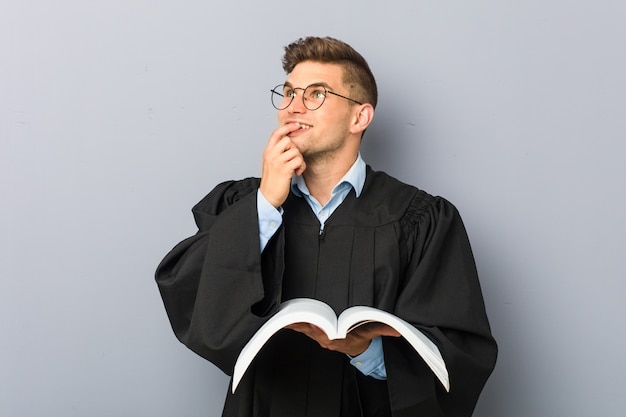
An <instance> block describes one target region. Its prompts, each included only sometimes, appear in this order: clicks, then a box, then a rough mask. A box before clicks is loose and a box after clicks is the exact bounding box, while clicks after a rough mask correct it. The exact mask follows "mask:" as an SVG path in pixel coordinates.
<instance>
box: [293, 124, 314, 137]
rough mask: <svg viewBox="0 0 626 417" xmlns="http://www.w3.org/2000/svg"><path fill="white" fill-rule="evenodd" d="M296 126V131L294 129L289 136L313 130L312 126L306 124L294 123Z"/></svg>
mask: <svg viewBox="0 0 626 417" xmlns="http://www.w3.org/2000/svg"><path fill="white" fill-rule="evenodd" d="M296 124H297V126H298V129H296V130H294V131H293V132H291V133H290V134H291V135H294V134H298V133H302V132H305V131H307V130H309V129H311V128H313V125H309V124H306V123H296Z"/></svg>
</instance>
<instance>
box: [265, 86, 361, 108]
mask: <svg viewBox="0 0 626 417" xmlns="http://www.w3.org/2000/svg"><path fill="white" fill-rule="evenodd" d="M314 86H315V87H321V88H323V89H324V100H322V102H321V103H320V105H319V106H317V107H315V108H313V109H311V108H309V106H307V105H306V100H307V99H306V98H305V97H304V94H302V104H304V107H306V109H307V110H310V111H315V110H317V109H319V108H320V107H322V105H324V103H325V102H326V96H327V95H328V94H332V95H334V96H337V97H341V98H345V99H346V100H349V101H352V102H353V103H356V104H363V103H361V102H360V101H357V100H355V99H353V98H350V97H346V96H343V95H341V94H339V93H335V92H334V91H330V90H329V89H328V88H326V87H325V86H324V85H322V84H315V83H314V84H311V85H308V86H306V87H305V88H302V87H291V88H292V89H293V91H296V90H302V92H303V93H304V92H305V91H306V90H307V89H308V88H309V87H314ZM284 87H285V84H278V85H277V86H276V87H274V88H273V89H271V90H270V92H271V93H272V95H271V96H270V99H271V101H272V106H274V108H275V109H276V110H285V109H286V108H287V107H289V106H291V103H293V99H294V98H295V97H296V95H294V96H293V97H291V100H289V103H287V105H286V106H284V107H277V106H276V105H275V104H274V94H277V95H279V96H281V97H282V98H283V99H285V96H284V94H282V93H280V92H279V91H280V90H282V89H283V88H284ZM277 89H279V91H276V90H277Z"/></svg>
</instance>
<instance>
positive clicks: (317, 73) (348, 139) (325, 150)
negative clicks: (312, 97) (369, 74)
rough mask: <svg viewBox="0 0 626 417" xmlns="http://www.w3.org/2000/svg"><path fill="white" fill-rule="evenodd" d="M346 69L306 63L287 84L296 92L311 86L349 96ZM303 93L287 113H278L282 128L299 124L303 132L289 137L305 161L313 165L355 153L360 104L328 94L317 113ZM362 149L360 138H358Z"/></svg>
mask: <svg viewBox="0 0 626 417" xmlns="http://www.w3.org/2000/svg"><path fill="white" fill-rule="evenodd" d="M342 78H343V69H342V68H341V67H340V66H339V65H336V64H324V63H319V62H312V61H304V62H301V63H299V64H298V65H296V66H295V68H294V69H293V71H292V72H291V74H289V76H288V77H287V80H286V81H285V84H288V85H290V86H291V87H296V88H306V87H308V86H309V85H311V84H321V85H323V86H324V87H326V89H327V90H329V91H333V92H335V93H338V94H342V95H345V96H349V95H350V94H349V92H348V91H347V89H346V88H345V87H344V85H343V82H342ZM302 93H303V91H302V90H301V89H298V90H296V97H295V98H294V99H293V101H292V102H291V104H290V105H289V106H288V107H287V108H286V109H284V110H279V111H278V121H279V123H280V124H281V126H282V125H284V124H287V123H299V124H301V125H302V128H300V129H298V130H297V131H295V132H292V133H290V134H289V137H290V138H291V140H292V142H293V143H294V144H295V145H296V146H297V147H298V149H299V150H300V152H301V153H302V155H303V156H304V158H305V159H306V160H308V161H312V160H315V159H319V158H328V157H332V156H335V155H336V154H337V153H341V152H353V151H354V149H350V148H351V147H354V146H355V144H354V143H353V142H354V136H355V135H354V134H351V133H350V125H351V122H352V121H353V119H354V114H355V111H356V110H355V109H356V106H357V105H356V104H354V103H353V102H351V101H349V100H346V99H344V98H341V97H337V96H335V95H333V94H328V95H327V96H326V99H325V100H324V104H322V106H321V107H320V108H319V109H317V110H309V109H307V108H306V107H305V106H304V103H303V102H302ZM356 143H357V145H356V146H357V148H358V138H357V142H356Z"/></svg>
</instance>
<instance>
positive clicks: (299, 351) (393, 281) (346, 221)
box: [156, 167, 497, 417]
mask: <svg viewBox="0 0 626 417" xmlns="http://www.w3.org/2000/svg"><path fill="white" fill-rule="evenodd" d="M258 186H259V180H258V179H254V178H250V179H246V180H242V181H229V182H226V183H223V184H220V185H219V186H217V187H216V188H215V189H214V190H213V191H212V192H211V193H210V194H209V195H208V196H207V197H205V198H204V199H203V200H202V201H201V202H200V203H198V204H197V205H196V206H195V207H194V209H193V214H194V217H195V220H196V223H197V226H198V229H199V230H198V233H197V234H196V235H195V236H193V237H190V238H188V239H186V240H184V241H183V242H181V243H179V244H178V245H177V246H176V247H175V248H174V249H173V250H172V251H171V252H170V253H169V254H168V255H167V256H166V257H165V259H164V260H163V261H162V263H161V264H160V265H159V267H158V269H157V273H156V278H157V282H158V285H159V289H160V291H161V295H162V298H163V301H164V304H165V308H166V311H167V314H168V316H169V319H170V322H171V324H172V327H173V329H174V332H175V334H176V336H177V337H178V338H179V339H180V340H181V342H183V343H184V344H185V345H187V346H188V347H189V348H190V349H191V350H193V351H194V352H196V353H197V354H199V355H200V356H202V357H204V358H206V359H208V360H209V361H211V362H212V363H214V364H215V365H216V366H218V367H219V368H220V369H221V370H222V371H224V372H225V373H226V374H228V375H232V371H233V367H234V363H235V360H236V359H237V356H238V354H239V352H240V350H241V348H242V347H243V346H244V345H245V343H246V342H247V341H248V340H249V339H250V337H251V336H252V335H253V334H254V332H255V331H256V330H257V329H258V328H259V327H260V326H261V325H262V324H263V323H264V321H265V320H266V319H267V318H268V317H269V316H270V315H271V314H272V313H274V312H275V311H276V309H277V307H278V305H279V304H280V302H281V301H283V300H287V299H291V298H295V297H311V298H317V299H320V300H322V301H325V302H326V303H328V304H329V305H331V306H332V307H333V308H334V309H335V311H336V312H337V313H339V312H341V311H342V310H344V309H345V308H347V307H349V306H352V305H370V306H374V307H377V308H380V309H383V310H387V311H389V312H392V313H394V314H396V315H397V316H399V317H401V318H403V319H404V320H406V321H408V322H410V323H412V324H413V325H414V326H416V327H417V328H419V329H421V330H422V331H423V332H424V333H425V334H426V335H428V337H430V338H431V339H432V340H433V341H434V343H435V344H436V345H437V346H438V347H439V349H440V350H441V353H442V356H443V358H444V360H445V362H446V364H447V367H448V371H449V375H450V386H451V387H450V392H449V393H448V392H446V391H445V390H444V388H443V387H442V386H441V385H440V383H439V382H438V381H437V379H436V377H435V376H434V375H433V374H432V373H431V371H430V370H429V368H428V367H427V366H426V364H425V363H424V362H423V361H422V359H421V358H420V357H419V356H418V354H417V353H415V351H413V350H412V348H411V347H410V346H409V345H408V344H407V343H406V342H405V341H404V340H403V339H402V338H395V337H383V350H384V357H385V364H386V368H387V380H386V381H378V380H375V379H373V378H371V377H366V376H363V375H362V374H361V373H360V372H359V371H358V370H356V369H355V368H354V367H353V366H352V365H350V364H349V361H348V358H347V357H346V355H344V354H341V353H338V352H332V351H328V350H325V349H322V348H321V347H320V346H319V345H317V344H316V343H315V342H312V341H311V340H310V339H308V338H307V337H305V336H303V335H302V334H300V333H297V332H294V331H290V330H282V331H281V332H279V333H278V334H277V335H275V336H274V337H273V338H272V339H270V341H269V342H268V343H267V344H266V345H265V347H264V348H263V349H262V350H261V352H260V353H259V354H258V356H257V357H256V358H255V360H254V361H253V363H252V365H251V367H250V368H248V370H247V371H246V374H245V375H244V378H243V380H242V381H241V383H240V385H239V386H238V388H237V391H236V392H235V394H232V393H231V392H230V390H229V392H228V394H227V398H226V403H225V406H224V411H223V416H224V417H261V416H263V417H265V416H268V417H269V416H271V417H300V416H302V417H304V416H311V417H340V416H341V417H345V416H349V417H353V416H354V417H356V416H391V415H392V416H394V417H404V416H407V417H408V416H420V417H431V416H432V417H434V416H455V417H457V416H470V415H471V414H472V411H473V409H474V407H475V404H476V401H477V399H478V396H479V394H480V392H481V390H482V388H483V386H484V384H485V381H486V380H487V378H488V376H489V374H490V373H491V371H492V369H493V366H494V364H495V359H496V352H497V348H496V344H495V341H494V339H493V338H492V336H491V332H490V328H489V323H488V320H487V316H486V313H485V308H484V303H483V299H482V294H481V289H480V285H479V282H478V277H477V273H476V267H475V264H474V259H473V256H472V252H471V249H470V244H469V241H468V238H467V234H466V231H465V228H464V226H463V223H462V221H461V218H460V216H459V214H458V212H457V210H456V209H455V207H454V206H453V205H452V204H450V203H449V202H448V201H446V200H445V199H443V198H440V197H433V196H431V195H429V194H427V193H425V192H423V191H421V190H418V189H416V188H414V187H412V186H409V185H406V184H403V183H401V182H399V181H397V180H396V179H393V178H391V177H390V176H388V175H386V174H384V173H381V172H374V171H372V170H371V168H369V167H368V168H367V176H366V181H365V185H364V188H363V191H362V193H361V195H360V196H359V197H358V198H357V197H356V196H355V193H354V191H351V192H350V194H349V195H348V197H347V198H346V199H345V201H344V202H343V203H342V204H341V205H340V206H339V207H338V208H337V209H336V211H335V212H334V213H333V214H332V216H331V217H330V218H329V219H328V220H327V222H326V224H325V227H324V230H323V233H320V224H319V222H318V220H317V218H316V217H315V215H314V213H313V212H312V211H311V209H310V207H309V206H308V204H307V203H306V202H305V201H304V199H302V198H300V197H297V196H295V195H293V194H291V195H290V196H289V198H288V199H287V201H286V202H285V203H284V205H283V208H284V215H283V225H282V226H281V228H280V229H279V231H278V232H277V233H276V235H275V236H274V237H273V238H272V239H271V240H270V242H269V243H268V245H267V246H266V248H265V250H264V252H263V253H262V254H261V253H260V250H259V247H260V243H259V228H258V221H257V209H256V191H257V189H258Z"/></svg>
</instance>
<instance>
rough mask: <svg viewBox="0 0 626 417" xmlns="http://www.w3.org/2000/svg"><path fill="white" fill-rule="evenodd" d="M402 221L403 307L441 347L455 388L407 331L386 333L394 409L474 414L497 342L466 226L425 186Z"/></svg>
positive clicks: (402, 311)
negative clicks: (437, 372) (404, 252)
mask: <svg viewBox="0 0 626 417" xmlns="http://www.w3.org/2000/svg"><path fill="white" fill-rule="evenodd" d="M424 194H425V193H424ZM401 224H402V233H403V234H404V236H405V238H406V242H407V243H406V244H407V248H406V250H407V256H408V264H407V265H408V266H407V270H406V273H405V275H404V279H403V282H402V283H401V288H400V291H399V294H398V298H397V302H396V307H395V309H396V311H395V313H396V314H397V315H398V316H399V317H402V318H404V319H405V320H407V321H409V322H410V323H412V324H413V325H415V326H416V327H418V328H419V329H420V330H422V331H423V332H424V333H425V334H426V335H428V336H429V337H430V338H431V339H432V340H433V341H434V342H435V344H436V345H437V346H438V347H439V349H440V351H441V353H442V356H443V358H444V361H445V362H446V365H447V368H448V372H449V377H450V392H449V393H448V392H446V391H445V390H444V388H443V387H442V386H441V385H440V384H439V382H438V380H437V379H436V377H435V376H434V375H433V374H432V372H431V371H430V370H429V368H428V367H427V366H426V364H425V363H424V362H423V361H422V360H421V358H419V357H418V356H417V355H416V354H415V352H414V351H412V349H411V348H410V347H409V346H408V344H407V343H406V342H405V341H404V340H403V339H401V338H384V353H385V363H386V367H387V380H388V389H389V393H390V401H391V405H392V409H393V411H394V413H393V416H394V417H400V416H413V415H428V416H438V415H441V416H471V414H472V412H473V410H474V407H475V405H476V402H477V400H478V396H479V394H480V392H481V390H482V388H483V386H484V384H485V382H486V380H487V378H488V376H489V375H490V373H491V371H492V370H493V367H494V365H495V360H496V355H497V347H496V343H495V340H494V339H493V337H492V336H491V331H490V327H489V322H488V320H487V315H486V312H485V307H484V302H483V297H482V293H481V289H480V284H479V281H478V275H477V271H476V266H475V262H474V258H473V255H472V251H471V248H470V244H469V240H468V238H467V233H466V230H465V227H464V226H463V222H462V220H461V217H460V215H459V213H458V211H457V210H456V208H455V207H454V206H453V205H452V204H451V203H449V202H448V201H446V200H444V199H442V198H438V197H431V196H428V195H423V194H418V195H417V196H416V198H415V199H414V202H413V204H412V205H411V208H410V209H409V210H408V211H407V213H406V215H405V216H404V218H403V219H402V221H401Z"/></svg>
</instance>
